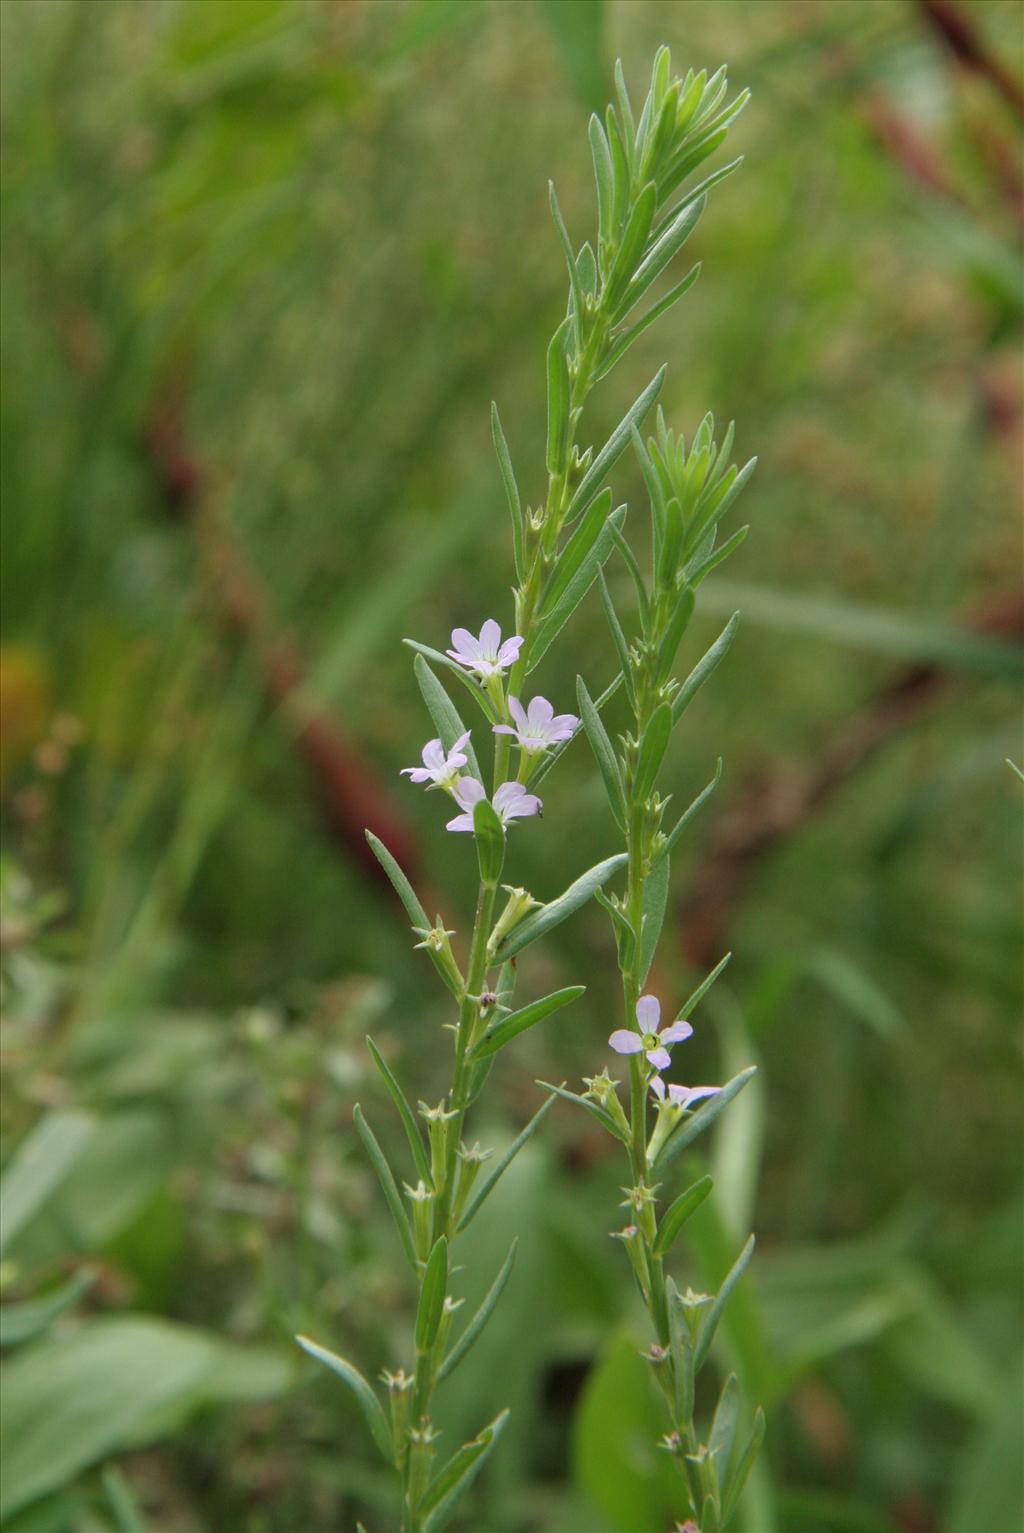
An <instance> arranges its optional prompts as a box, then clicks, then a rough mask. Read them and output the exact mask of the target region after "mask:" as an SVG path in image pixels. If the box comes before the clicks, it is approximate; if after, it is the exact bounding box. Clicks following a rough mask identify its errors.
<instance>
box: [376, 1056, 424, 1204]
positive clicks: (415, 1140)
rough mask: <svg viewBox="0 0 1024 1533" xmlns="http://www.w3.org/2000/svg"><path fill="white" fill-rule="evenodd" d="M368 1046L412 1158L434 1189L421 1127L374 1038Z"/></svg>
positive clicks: (419, 1171)
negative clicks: (394, 1109)
mask: <svg viewBox="0 0 1024 1533" xmlns="http://www.w3.org/2000/svg"><path fill="white" fill-rule="evenodd" d="M366 1046H367V1048H368V1049H369V1051H370V1054H371V1057H372V1059H373V1062H374V1064H375V1065H376V1066H377V1069H378V1070H379V1071H380V1074H381V1079H382V1080H383V1082H384V1084H385V1086H386V1087H387V1088H388V1091H389V1093H390V1095H391V1100H392V1101H393V1102H394V1104H395V1106H396V1108H397V1109H398V1116H399V1117H400V1118H401V1120H402V1127H403V1128H404V1129H405V1137H406V1138H407V1139H408V1141H409V1148H410V1150H411V1151H412V1158H413V1160H414V1161H415V1162H416V1170H417V1171H418V1173H419V1175H420V1176H421V1177H422V1178H423V1180H424V1182H426V1184H427V1186H428V1187H433V1185H434V1179H433V1177H432V1176H431V1174H430V1160H429V1157H428V1156H427V1153H426V1150H425V1148H424V1144H423V1137H422V1135H421V1134H420V1130H419V1125H418V1124H417V1122H416V1119H415V1117H414V1116H413V1112H412V1108H411V1107H410V1106H409V1104H408V1102H407V1101H406V1099H405V1094H404V1092H403V1091H402V1088H401V1086H400V1085H399V1084H398V1081H397V1080H396V1079H395V1077H394V1075H393V1073H392V1071H391V1067H390V1066H389V1065H388V1063H387V1061H386V1060H385V1058H384V1056H383V1055H382V1054H381V1052H380V1049H378V1047H377V1045H376V1044H375V1043H374V1041H373V1039H372V1038H369V1037H368V1038H367V1040H366Z"/></svg>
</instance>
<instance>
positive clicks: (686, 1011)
mask: <svg viewBox="0 0 1024 1533" xmlns="http://www.w3.org/2000/svg"><path fill="white" fill-rule="evenodd" d="M706 791H707V790H706V789H705V792H706ZM731 958H732V954H731V953H726V955H725V957H724V958H720V959H719V960H718V962H717V963H716V964H715V967H714V968H713V969H712V970H711V973H710V974H708V975H707V976H706V977H705V978H704V979H702V980H701V982H700V984H699V985H698V986H697V988H696V990H695V991H694V992H693V994H692V995H691V996H689V997H688V999H687V1001H686V1003H685V1005H683V1006H681V1007H680V1008H679V1011H678V1012H677V1014H676V1015H677V1016H679V1017H684V1018H688V1017H692V1016H693V1013H694V1011H695V1010H696V1009H697V1007H698V1006H699V1005H700V1003H701V1001H702V1000H703V999H704V997H705V996H706V995H707V993H708V991H709V990H710V989H711V986H712V985H713V984H714V983H715V980H716V979H717V978H718V976H719V975H720V974H721V973H722V971H723V970H724V969H725V967H726V965H727V964H728V963H729V961H730V959H731Z"/></svg>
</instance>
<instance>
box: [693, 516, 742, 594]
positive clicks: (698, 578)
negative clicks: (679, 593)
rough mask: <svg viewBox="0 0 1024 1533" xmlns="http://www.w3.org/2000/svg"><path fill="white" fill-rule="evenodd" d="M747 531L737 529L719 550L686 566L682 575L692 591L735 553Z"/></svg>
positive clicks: (740, 528)
mask: <svg viewBox="0 0 1024 1533" xmlns="http://www.w3.org/2000/svg"><path fill="white" fill-rule="evenodd" d="M749 531H750V528H749V527H737V529H736V531H735V532H734V533H733V534H732V537H729V538H726V540H725V542H724V543H723V544H721V546H720V547H719V548H716V549H715V550H714V551H713V552H711V551H709V552H708V553H707V554H705V555H704V556H703V557H701V558H699V559H694V560H693V561H692V562H691V563H690V564H688V565H687V566H686V570H685V572H684V573H685V575H686V578H687V580H688V581H689V582H690V584H691V585H692V586H693V589H694V590H696V589H697V587H698V586H699V585H700V584H701V582H702V581H703V580H704V579H706V577H707V576H708V575H710V574H711V571H712V570H716V569H717V568H718V566H719V565H720V564H723V563H724V562H725V560H726V559H728V557H729V555H730V554H733V553H735V552H736V550H737V548H739V546H740V544H741V543H742V542H744V540H745V539H746V536H747V533H748V532H749Z"/></svg>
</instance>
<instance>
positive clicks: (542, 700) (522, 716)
mask: <svg viewBox="0 0 1024 1533" xmlns="http://www.w3.org/2000/svg"><path fill="white" fill-rule="evenodd" d="M508 711H509V713H511V715H512V718H513V719H514V720H515V727H513V725H511V724H495V725H494V733H495V734H496V735H514V736H515V738H516V740H517V741H518V743H519V745H520V747H521V749H522V750H524V751H526V752H527V754H528V755H533V754H534V753H535V752H537V751H546V750H547V748H548V746H549V745H557V744H559V742H560V741H562V740H571V739H572V736H573V732H574V730H575V728H576V725H577V724H578V723H579V719H578V718H577V717H576V715H575V714H574V713H556V712H555V710H554V708H553V707H552V706H551V704H550V703H549V702H548V700H547V698H546V697H535V698H534V699H533V701H532V702H531V703H530V705H529V707H528V708H524V707H523V705H522V703H521V702H520V701H519V699H518V697H510V698H509V700H508Z"/></svg>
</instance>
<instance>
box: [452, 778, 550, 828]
mask: <svg viewBox="0 0 1024 1533" xmlns="http://www.w3.org/2000/svg"><path fill="white" fill-rule="evenodd" d="M452 796H453V798H454V799H455V802H456V803H457V804H459V805H460V806H461V807H462V808H463V809H464V810H465V811H466V812H465V814H457V815H456V816H455V818H454V820H449V821H448V825H447V827H446V828H447V829H448V830H468V831H470V832H472V830H473V828H474V827H473V806H474V805H475V804H478V803H479V802H480V800H481V799H482V798H486V797H487V793H486V791H485V789H484V785H483V783H482V782H477V780H476V778H475V777H460V778H459V780H458V782H457V783H456V784H455V787H454V789H453V790H452ZM491 803H492V804H493V806H494V808H495V810H496V811H497V814H498V818H499V819H500V820H501V823H502V824H503V825H507V824H508V823H509V821H510V820H521V819H523V818H524V817H525V816H526V815H531V814H540V811H541V809H542V807H543V806H542V804H541V801H540V799H539V798H538V797H537V795H536V793H527V791H526V789H525V788H524V787H523V785H522V783H521V782H503V783H502V785H501V787H500V788H499V789H498V791H497V792H496V793H495V795H494V797H493V799H492V800H491Z"/></svg>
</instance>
